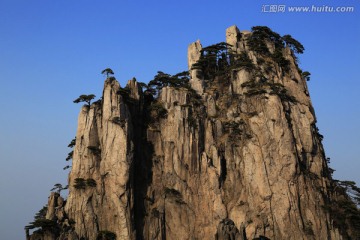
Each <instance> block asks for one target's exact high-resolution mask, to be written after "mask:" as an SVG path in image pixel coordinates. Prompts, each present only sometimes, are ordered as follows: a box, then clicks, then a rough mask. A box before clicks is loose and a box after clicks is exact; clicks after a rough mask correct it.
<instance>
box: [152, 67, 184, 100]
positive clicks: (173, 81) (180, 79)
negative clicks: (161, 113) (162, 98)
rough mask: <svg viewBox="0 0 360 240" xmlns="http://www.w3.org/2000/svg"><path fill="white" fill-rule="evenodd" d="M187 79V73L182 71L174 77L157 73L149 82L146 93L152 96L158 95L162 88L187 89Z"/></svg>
mask: <svg viewBox="0 0 360 240" xmlns="http://www.w3.org/2000/svg"><path fill="white" fill-rule="evenodd" d="M189 79H190V77H189V72H188V71H183V72H180V73H177V74H175V75H170V74H168V73H164V72H161V71H158V72H157V74H156V75H155V77H154V79H153V80H151V81H150V82H149V84H148V85H146V87H147V91H150V92H151V93H153V95H158V93H159V91H160V90H161V89H162V88H163V87H175V88H180V87H184V88H189V85H188V83H189Z"/></svg>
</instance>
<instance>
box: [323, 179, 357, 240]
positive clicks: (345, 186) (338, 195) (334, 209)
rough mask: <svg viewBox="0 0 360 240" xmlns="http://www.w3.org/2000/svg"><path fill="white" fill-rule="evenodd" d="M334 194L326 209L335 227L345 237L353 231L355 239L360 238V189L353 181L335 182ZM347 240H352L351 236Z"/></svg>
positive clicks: (333, 185)
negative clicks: (349, 231)
mask: <svg viewBox="0 0 360 240" xmlns="http://www.w3.org/2000/svg"><path fill="white" fill-rule="evenodd" d="M332 193H333V195H334V197H333V198H332V199H331V200H328V202H327V204H326V205H325V206H324V208H325V210H327V211H329V213H330V216H331V218H332V220H333V224H334V226H335V227H337V228H339V229H340V232H341V233H342V235H344V236H347V235H348V230H351V236H352V237H354V239H358V238H360V209H359V207H360V188H359V187H357V186H356V185H355V182H353V181H339V180H334V181H333V183H332ZM347 239H351V238H350V236H348V238H347Z"/></svg>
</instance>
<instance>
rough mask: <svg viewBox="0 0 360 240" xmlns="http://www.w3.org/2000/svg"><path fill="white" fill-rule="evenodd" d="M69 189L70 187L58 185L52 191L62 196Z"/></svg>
mask: <svg viewBox="0 0 360 240" xmlns="http://www.w3.org/2000/svg"><path fill="white" fill-rule="evenodd" d="M68 188H69V185H66V186H65V187H63V186H62V184H60V183H56V184H55V185H54V187H53V188H52V189H51V190H50V191H56V192H57V193H58V194H60V193H61V191H62V190H66V189H68Z"/></svg>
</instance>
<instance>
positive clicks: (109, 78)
mask: <svg viewBox="0 0 360 240" xmlns="http://www.w3.org/2000/svg"><path fill="white" fill-rule="evenodd" d="M107 79H108V80H109V81H110V82H113V81H115V80H116V78H115V77H113V76H111V77H108V78H107Z"/></svg>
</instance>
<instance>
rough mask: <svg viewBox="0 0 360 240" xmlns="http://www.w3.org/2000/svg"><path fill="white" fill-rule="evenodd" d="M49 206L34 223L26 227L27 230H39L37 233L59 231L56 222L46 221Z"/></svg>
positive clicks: (37, 214)
mask: <svg viewBox="0 0 360 240" xmlns="http://www.w3.org/2000/svg"><path fill="white" fill-rule="evenodd" d="M46 212H47V205H45V206H44V207H43V208H42V209H40V211H39V212H37V213H36V214H35V216H34V221H33V222H30V223H29V225H27V226H25V229H27V230H30V229H37V230H36V231H44V230H50V231H52V232H54V231H56V230H57V224H56V221H54V220H49V219H46V218H45V217H46Z"/></svg>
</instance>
